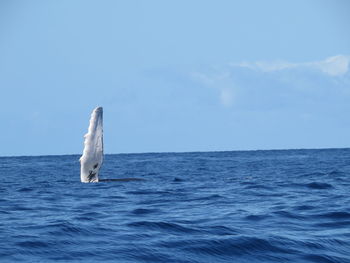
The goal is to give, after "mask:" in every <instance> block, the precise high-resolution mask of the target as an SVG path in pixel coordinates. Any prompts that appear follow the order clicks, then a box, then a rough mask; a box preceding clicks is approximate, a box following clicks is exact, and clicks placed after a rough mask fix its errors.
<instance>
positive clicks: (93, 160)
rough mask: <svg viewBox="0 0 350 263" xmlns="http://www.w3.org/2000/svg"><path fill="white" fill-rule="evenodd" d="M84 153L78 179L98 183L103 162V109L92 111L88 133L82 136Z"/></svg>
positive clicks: (98, 108)
mask: <svg viewBox="0 0 350 263" xmlns="http://www.w3.org/2000/svg"><path fill="white" fill-rule="evenodd" d="M84 138H85V141H84V151H83V155H82V156H81V157H80V178H81V181H82V182H84V183H89V182H98V176H99V171H100V168H101V166H102V162H103V109H102V107H97V108H96V109H94V110H93V111H92V114H91V118H90V125H89V129H88V133H87V134H85V136H84Z"/></svg>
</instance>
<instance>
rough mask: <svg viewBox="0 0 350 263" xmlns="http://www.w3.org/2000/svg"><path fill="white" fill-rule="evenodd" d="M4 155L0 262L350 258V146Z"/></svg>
mask: <svg viewBox="0 0 350 263" xmlns="http://www.w3.org/2000/svg"><path fill="white" fill-rule="evenodd" d="M78 159H79V156H78V155H65V156H36V157H1V158H0V176H1V183H0V262H20V261H22V262H247V263H248V262H249V263H251V262H318V263H320V262H350V149H325V150H274V151H232V152H193V153H149V154H118V155H106V156H105V160H104V165H103V168H102V171H101V175H100V177H101V178H106V179H107V178H126V177H137V178H142V179H144V180H143V181H135V182H134V181H133V182H101V183H90V184H89V183H87V184H86V183H80V175H79V171H80V166H79V161H78Z"/></svg>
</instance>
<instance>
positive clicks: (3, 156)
mask: <svg viewBox="0 0 350 263" xmlns="http://www.w3.org/2000/svg"><path fill="white" fill-rule="evenodd" d="M345 149H350V147H326V148H288V149H278V148H275V149H248V150H211V151H173V152H171V151H164V152H163V151H160V152H152V151H150V152H130V153H128V152H123V153H105V154H104V155H138V154H159V153H163V154H172V153H175V154H181V153H219V152H258V151H302V150H309V151H310V150H345ZM67 155H78V156H79V155H82V153H67V154H45V155H44V154H38V155H35V154H34V155H0V158H16V157H44V156H52V157H53V156H67Z"/></svg>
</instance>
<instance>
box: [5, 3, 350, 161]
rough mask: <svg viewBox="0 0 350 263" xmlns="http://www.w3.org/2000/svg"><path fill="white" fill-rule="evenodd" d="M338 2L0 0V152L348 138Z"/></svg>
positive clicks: (349, 8)
mask: <svg viewBox="0 0 350 263" xmlns="http://www.w3.org/2000/svg"><path fill="white" fill-rule="evenodd" d="M349 13H350V3H349V1H337V0H329V1H323V0H318V1H313V0H310V1H300V0H299V1H298V0H296V1H295V0H294V1H271V0H266V1H258V0H256V1H251V0H248V1H225V0H220V1H204V0H190V1H180V0H179V1H161V0H159V1H155V0H149V1H137V0H132V1H107V0H104V1H87V0H75V1H71V0H63V1H44V0H43V1H35V0H34V1H24V0H22V1H20V0H18V1H12V0H3V1H1V2H0V89H1V104H0V123H1V136H0V145H1V147H0V155H2V156H6V155H45V154H71V153H81V152H82V148H83V137H82V136H83V135H84V134H85V133H86V131H87V126H88V120H89V116H90V113H91V111H92V109H93V108H94V107H96V106H103V107H104V113H105V115H104V131H105V150H106V152H107V153H126V152H128V153H129V152H160V151H170V152H171V151H213V150H252V149H287V148H330V147H350V118H349V113H350V65H349V62H350V34H349V27H350V16H349V15H348V14H349Z"/></svg>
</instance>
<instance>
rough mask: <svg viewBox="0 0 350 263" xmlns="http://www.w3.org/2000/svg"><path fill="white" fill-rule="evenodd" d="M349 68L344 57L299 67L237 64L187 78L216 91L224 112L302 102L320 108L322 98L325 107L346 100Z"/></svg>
mask: <svg viewBox="0 0 350 263" xmlns="http://www.w3.org/2000/svg"><path fill="white" fill-rule="evenodd" d="M349 64H350V56H348V55H336V56H332V57H328V58H326V59H324V60H321V61H311V62H300V63H292V62H287V61H256V62H240V63H228V64H227V65H224V66H216V67H213V68H211V69H207V70H206V71H205V72H194V73H193V72H192V73H191V76H192V78H193V79H194V80H196V81H198V82H199V83H201V84H203V85H204V86H205V87H209V88H213V89H216V90H217V91H218V94H217V98H218V99H219V100H220V102H221V104H222V105H223V106H225V107H227V108H231V107H233V108H235V107H237V108H242V107H243V108H246V107H248V108H250V109H251V107H253V108H255V107H258V106H259V109H261V108H270V109H272V108H276V107H277V108H278V107H282V108H284V107H288V104H294V105H295V104H300V103H303V102H304V103H311V104H322V102H323V101H322V97H323V96H324V99H325V98H327V100H325V101H324V102H325V103H330V101H328V99H330V98H333V99H336V97H337V96H339V98H338V99H339V100H343V99H345V98H347V99H350V88H349V83H350V74H349ZM328 96H330V97H328ZM343 96H345V97H343ZM264 104H265V105H264ZM249 105H250V106H249Z"/></svg>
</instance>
